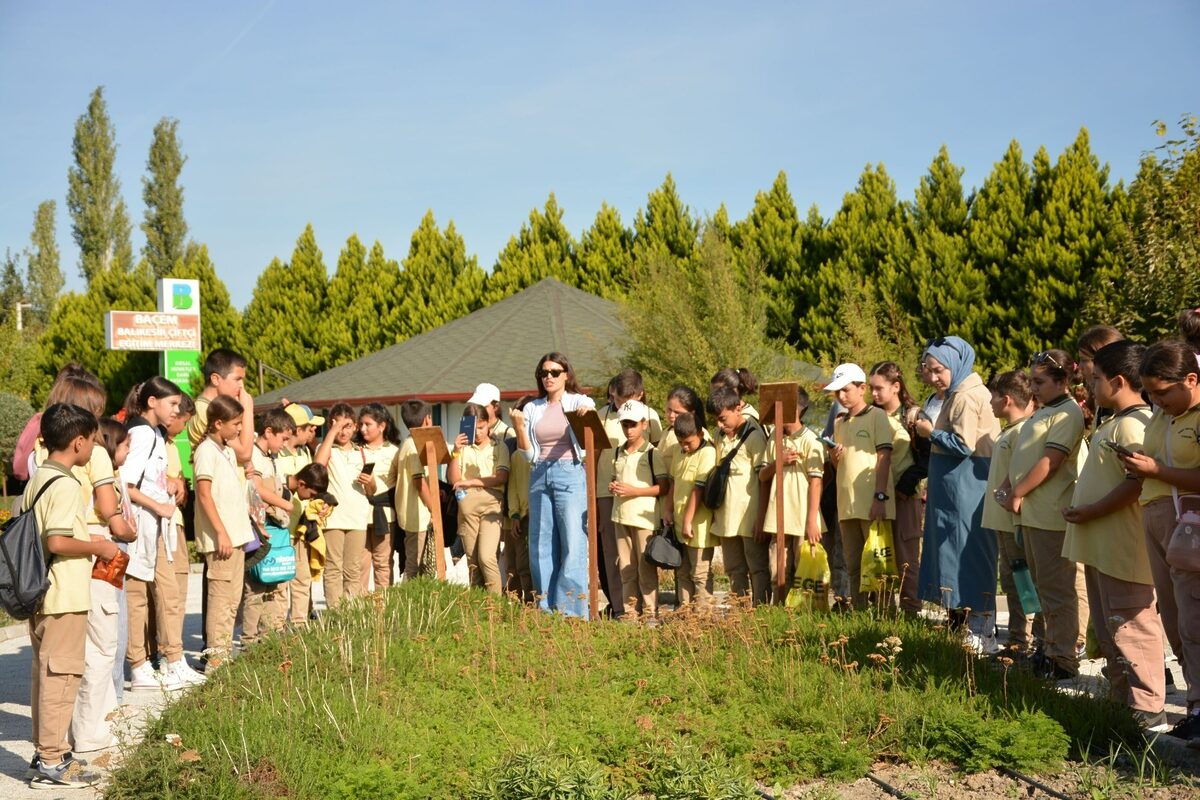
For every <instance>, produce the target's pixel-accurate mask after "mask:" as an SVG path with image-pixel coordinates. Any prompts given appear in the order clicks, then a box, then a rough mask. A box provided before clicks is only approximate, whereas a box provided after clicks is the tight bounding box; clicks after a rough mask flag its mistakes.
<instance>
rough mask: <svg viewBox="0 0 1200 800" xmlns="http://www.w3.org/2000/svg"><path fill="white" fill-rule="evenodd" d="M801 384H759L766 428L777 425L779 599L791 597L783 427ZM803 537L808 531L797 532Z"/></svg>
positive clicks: (791, 416)
mask: <svg viewBox="0 0 1200 800" xmlns="http://www.w3.org/2000/svg"><path fill="white" fill-rule="evenodd" d="M799 389H800V384H799V383H796V382H795V381H792V382H789V383H764V384H762V385H761V386H759V387H758V397H759V402H760V403H761V405H762V409H763V417H762V424H763V427H766V426H767V425H774V426H775V430H774V433H773V437H774V440H775V602H776V603H779V604H780V605H782V604H783V602H784V600H785V599H787V589H788V587H787V580H786V578H787V551H786V549H785V548H784V538H783V536H784V533H783V467H784V462H783V455H784V454H783V426H784V425H785V424H787V423H789V422H793V421H795V419H796V394H797V392H798V391H799ZM793 533H798V534H799V535H801V536H803V535H804V531H793Z"/></svg>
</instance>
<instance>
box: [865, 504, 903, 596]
mask: <svg viewBox="0 0 1200 800" xmlns="http://www.w3.org/2000/svg"><path fill="white" fill-rule="evenodd" d="M899 574H900V573H899V572H897V571H896V546H895V542H894V540H893V539H892V522H891V520H886V519H885V520H880V521H878V522H872V523H871V527H870V529H868V531H867V541H866V542H864V543H863V552H862V580H861V583H860V586H861V588H860V589H859V591H861V592H878V591H881V590H883V589H886V588H888V587H891V589H892V590H893V591H894V590H895V589H896V588H897V587H896V582H897V580H898V576H899Z"/></svg>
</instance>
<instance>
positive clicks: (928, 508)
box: [919, 373, 1000, 614]
mask: <svg viewBox="0 0 1200 800" xmlns="http://www.w3.org/2000/svg"><path fill="white" fill-rule="evenodd" d="M999 435H1000V425H999V423H997V422H996V417H995V415H994V414H992V406H991V393H990V392H988V390H987V387H985V386H984V385H983V381H982V380H980V378H979V376H978V375H976V374H974V373H972V374H971V375H969V376H967V378H966V379H964V380H963V382H962V383H961V384H960V385H959V386H958V387H957V388H956V389H955V391H954V392H952V393H951V394H949V395H947V397H946V402H945V405H944V406H943V408H942V412H941V414H940V415H939V416H938V420H937V424H936V425H935V426H934V431H933V434H932V436H931V437H930V440H931V442H932V444H933V447H932V452H931V454H930V457H929V483H928V499H927V502H926V505H925V535H924V541H923V547H922V551H921V572H920V589H919V591H920V597H921V599H922V600H929V601H932V602H935V603H938V604H939V605H943V606H945V607H946V608H955V609H962V608H970V609H971V610H972V611H974V612H979V613H992V614H994V613H995V611H996V552H997V544H996V536H995V534H994V533H993V532H992V531H989V530H986V529H984V527H983V525H982V517H983V503H984V499H985V495H986V494H987V478H988V468H989V467H990V466H991V460H992V446H993V444H994V443H995V441H996V439H997V437H999Z"/></svg>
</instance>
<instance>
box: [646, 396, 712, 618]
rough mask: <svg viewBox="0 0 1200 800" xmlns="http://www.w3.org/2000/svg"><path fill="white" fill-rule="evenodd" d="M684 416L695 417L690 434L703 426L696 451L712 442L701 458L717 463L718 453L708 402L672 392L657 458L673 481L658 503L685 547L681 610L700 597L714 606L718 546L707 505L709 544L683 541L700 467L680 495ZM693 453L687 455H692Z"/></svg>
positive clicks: (678, 586) (679, 579)
mask: <svg viewBox="0 0 1200 800" xmlns="http://www.w3.org/2000/svg"><path fill="white" fill-rule="evenodd" d="M684 414H690V415H691V416H692V421H691V423H689V426H690V427H688V430H691V427H694V426H696V425H699V428H700V430H699V433H698V436H699V437H700V438H698V439H697V441H696V447H695V448H693V449H692V450H695V449H697V448H699V447H700V446H701V444H702V443H704V442H708V450H709V452H708V453H707V454H705V455H702V456H701V458H706V460H713V461H714V462H715V459H716V452H717V449H716V445H715V444H714V443H713V440H712V436H711V435H710V434H709V433H708V431H707V430H705V428H706V426H707V425H706V422H705V414H704V401H702V400H701V399H700V396H699V395H697V394H696V392H695V391H693V390H692V389H691V388H690V387H687V386H675V387H673V388H672V389H671V391H670V392H668V393H667V405H666V417H665V418H666V421H667V430H666V432H665V433H663V437H662V439H660V440H659V442H658V445H657V448H658V452H657V453H656V454H655V457H656V458H657V457H658V456H661V457H662V462H663V469H664V470H666V473H667V475H668V477H669V478H670V483H669V485H668V487H667V493H666V495H664V496H663V497H660V498H659V499H658V510H659V516H661V517H662V519H663V522H665V523H670V524H673V525H674V526H675V537H676V539H678V540H679V543H680V544H682V545H684V547H683V550H682V557H683V560H682V562H681V563H680V565H679V568H678V569H676V570H675V602H676V605H677V606H683V605H685V604H687V603H688V602H690V601H691V600H693V599H697V598H698V597H702V598H703V599H704V602H705V604H708V603H710V601H711V599H712V598H711V596H712V550H713V545H714V543H713V542H712V541H711V537H712V534H711V533H710V530H709V529H710V528H711V527H712V513H711V509H708V508H705V507H704V504H703V503H701V509H702V510H703V511H704V512H706V513H703V514H699V515H698V516H699V521H698V523H697V528H698V529H700V528H702V529H703V533H704V536H703V541H705V542H708V543H707V544H705V545H703V546H700V545H689V543H688V542H685V541H684V540H683V539H682V538H681V536H682V527H681V526H682V525H683V514H682V510H684V509H686V505H687V498H688V495H689V494H690V493H691V492H692V490H693V488H694V484H695V481H696V480H697V475H696V472H697V470H698V465H697V464H696V463H694V462H695V459H692V462H693V463H691V464H690V465H689V467H688V470H687V472H688V476H687V485H686V486H683V487H680V490H679V492H682V494H680V493H679V492H676V490H675V462H676V459H678V458H681V457H683V456H684V455H685V452H684V451H683V449H682V448H681V446H680V444H679V436H678V434H677V433H676V432H675V420H677V419H679V418H680V417H681V416H683V415H684ZM692 450H689V451H687V452H688V453H690V452H692ZM711 470H712V466H709V467H708V468H707V469H705V470H704V471H703V472H702V474H700V475H699V479H704V478H706V477H708V473H709V472H710V471H711ZM679 498H682V500H683V503H684V506H683V507H682V508H677V500H678V499H679ZM689 546H691V547H692V548H693V549H692V550H688V549H687V548H688V547H689ZM705 558H707V560H705ZM693 559H700V560H701V561H703V563H696V562H695V561H694V560H693ZM697 574H700V575H701V578H702V581H701V582H702V584H703V586H701V587H700V588H699V589H697V587H696V586H695V576H696V575H697Z"/></svg>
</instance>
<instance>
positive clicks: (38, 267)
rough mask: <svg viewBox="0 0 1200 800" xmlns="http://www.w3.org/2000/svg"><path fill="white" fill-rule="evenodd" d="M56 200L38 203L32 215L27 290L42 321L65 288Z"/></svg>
mask: <svg viewBox="0 0 1200 800" xmlns="http://www.w3.org/2000/svg"><path fill="white" fill-rule="evenodd" d="M54 211H55V203H54V201H53V200H44V201H42V202H41V203H39V204H38V207H37V211H36V212H35V213H34V215H33V233H32V235H31V236H30V248H29V250H28V251H27V252H26V256H25V258H26V266H25V291H26V294H27V297H28V300H29V302H30V303H31V304H33V308H32V309H30V315H31V316H32V317H33V319H34V320H36V321H37V322H38V323H39V324H41V325H45V324H46V323H48V322H49V321H50V313H51V312H52V311H53V310H54V304H55V302H56V301H57V300H58V293H59V292H60V291H62V287H63V274H62V269H61V268H60V267H59V265H58V242H57V241H56V240H55V238H54V237H55V234H54Z"/></svg>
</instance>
